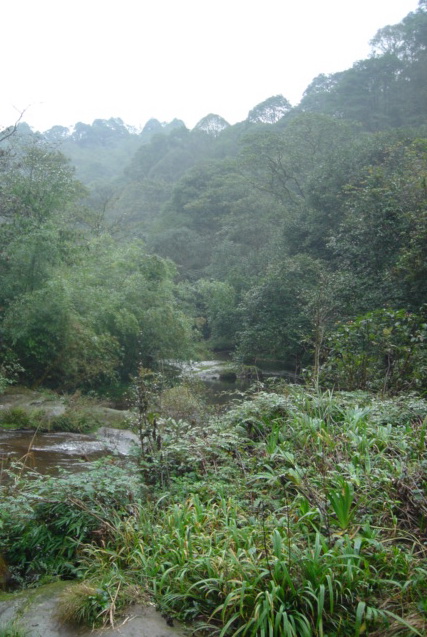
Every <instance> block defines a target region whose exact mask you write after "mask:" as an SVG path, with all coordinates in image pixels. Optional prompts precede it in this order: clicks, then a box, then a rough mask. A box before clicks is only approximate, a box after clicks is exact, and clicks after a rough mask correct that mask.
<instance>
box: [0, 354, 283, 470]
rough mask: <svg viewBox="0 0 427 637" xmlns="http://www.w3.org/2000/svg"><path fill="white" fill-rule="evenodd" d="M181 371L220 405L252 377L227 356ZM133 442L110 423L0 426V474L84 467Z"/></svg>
mask: <svg viewBox="0 0 427 637" xmlns="http://www.w3.org/2000/svg"><path fill="white" fill-rule="evenodd" d="M270 365H271V364H270ZM282 369H283V367H282V368H280V369H276V370H273V369H271V367H270V369H267V370H264V372H263V374H264V377H265V376H283V375H285V374H286V372H283V371H282ZM182 371H184V372H185V373H186V374H191V375H192V376H194V377H197V378H199V379H200V380H201V381H202V382H203V383H204V385H205V387H206V393H207V400H208V401H209V402H210V403H212V404H219V405H221V404H223V405H224V404H227V403H229V402H230V401H231V400H233V399H235V398H236V397H238V396H239V392H243V391H244V390H245V389H247V387H248V386H249V385H250V384H252V382H253V381H254V380H255V378H243V379H242V378H236V377H235V375H234V376H233V371H232V366H231V364H230V362H229V360H212V361H202V362H198V363H192V364H191V365H190V364H189V365H187V366H184V368H183V370H182ZM240 395H241V394H240ZM24 397H25V395H24ZM39 402H41V401H37V400H35V401H33V402H32V403H30V404H31V405H36V406H37V405H38V404H39ZM8 406H9V405H7V404H4V405H3V407H8ZM50 409H51V411H52V410H54V409H58V405H53V406H51V407H50ZM62 411H64V408H62ZM105 411H106V412H107V411H109V412H112V411H113V410H105ZM121 413H123V412H121ZM110 415H111V414H110ZM135 444H138V437H137V436H136V435H135V434H133V433H132V432H130V431H124V430H121V429H114V428H110V427H101V428H100V429H99V430H98V431H97V433H96V434H93V435H86V434H78V433H69V432H51V433H41V432H40V433H36V434H35V433H34V431H28V430H1V429H0V477H1V473H2V470H4V469H6V468H7V467H8V466H10V464H11V462H15V461H20V462H23V463H25V466H26V467H28V468H29V469H36V470H37V471H40V472H42V473H55V472H57V471H58V468H62V469H67V470H72V471H84V470H85V469H87V468H88V467H90V465H91V463H93V462H94V461H96V460H98V459H100V458H102V457H105V456H107V455H111V454H115V455H118V456H122V457H126V456H127V455H129V453H131V450H132V447H133V446H134V445H135Z"/></svg>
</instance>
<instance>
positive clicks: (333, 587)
mask: <svg viewBox="0 0 427 637" xmlns="http://www.w3.org/2000/svg"><path fill="white" fill-rule="evenodd" d="M387 414H390V415H391V416H392V421H390V422H388V423H387V420H388V416H387ZM426 422H427V406H426V402H425V401H423V400H422V399H420V398H415V397H412V398H410V400H409V401H408V402H405V401H404V400H403V399H402V398H401V397H398V398H394V399H391V398H388V399H387V400H381V401H379V400H378V399H376V398H374V397H373V396H372V395H370V394H368V393H366V392H358V393H355V394H351V393H338V394H335V395H334V394H332V392H326V393H320V392H318V391H314V390H313V391H307V390H305V389H303V388H300V387H288V386H286V385H283V387H282V390H281V391H280V392H276V393H274V392H268V391H266V390H265V389H264V390H263V391H257V390H253V393H252V396H251V398H248V399H247V400H246V401H244V402H243V403H241V404H239V405H236V406H235V407H234V408H233V409H232V410H230V411H229V412H228V413H227V414H224V415H223V416H221V417H215V418H213V419H211V421H210V422H209V423H207V422H202V423H200V424H197V423H195V424H189V423H185V422H184V421H179V422H175V421H172V420H165V421H163V420H162V419H161V418H159V420H158V430H157V431H158V434H159V435H160V438H161V448H159V449H158V452H159V453H158V454H157V455H155V454H151V457H150V458H148V457H147V456H146V457H145V463H146V466H144V467H142V468H143V471H142V473H140V474H139V475H140V476H142V477H143V478H144V479H147V481H148V482H150V491H149V497H148V498H143V494H144V488H143V487H141V483H140V478H135V476H136V475H138V468H137V467H138V465H133V464H132V465H129V464H128V466H127V468H126V469H125V470H119V469H118V467H116V466H114V465H112V464H107V465H105V466H104V468H102V469H97V470H95V471H94V472H89V473H85V474H84V475H82V476H65V475H63V476H60V477H59V478H56V479H53V478H52V479H46V478H43V479H41V478H37V477H35V476H32V479H31V480H29V481H27V482H26V481H23V480H22V476H20V475H19V474H17V475H16V476H15V482H12V483H11V484H9V485H6V486H5V487H3V494H4V495H5V497H4V498H3V499H2V506H1V513H2V517H1V519H2V522H3V526H2V529H1V531H0V539H1V541H0V546H1V549H2V550H3V551H4V553H5V556H6V557H7V558H8V560H9V565H10V567H11V569H16V568H17V566H19V567H20V569H22V570H21V572H25V571H26V570H27V573H28V574H29V572H28V569H29V568H31V569H33V570H37V571H38V572H39V573H40V572H41V573H43V572H44V573H46V574H48V575H50V576H52V575H54V574H56V573H62V574H67V575H70V574H72V573H73V572H78V573H79V574H80V576H81V577H82V578H83V581H82V582H81V583H80V584H78V585H77V586H72V587H71V588H70V589H69V591H67V593H66V594H65V596H64V600H63V603H62V609H61V616H62V617H63V619H65V620H67V621H72V622H78V623H80V622H86V623H89V625H91V626H94V625H99V624H102V623H113V622H114V617H115V615H116V614H119V613H120V611H121V609H122V608H123V607H124V605H125V604H126V603H129V602H131V601H132V599H135V598H136V597H138V596H139V595H141V591H143V590H145V591H147V592H148V593H150V594H151V595H152V597H153V598H154V600H155V601H156V603H157V604H158V606H159V607H160V608H161V609H162V610H163V611H164V612H166V613H167V614H169V615H177V616H178V617H179V618H181V619H184V620H187V621H191V622H193V623H195V625H196V628H199V629H204V630H205V631H208V632H216V633H218V634H221V635H223V637H226V636H231V635H243V634H246V635H253V636H254V637H255V636H258V635H262V634H265V635H272V636H273V637H279V636H282V635H290V636H293V637H299V635H307V636H310V637H320V636H321V635H330V636H331V637H338V636H340V637H345V636H348V637H350V636H353V635H362V634H363V633H372V634H390V635H396V636H397V635H398V634H402V631H404V633H405V634H408V635H419V636H421V635H423V634H425V629H426V623H425V613H424V611H423V608H424V606H423V604H424V603H425V598H426V595H427V588H426V581H427V580H426V577H425V575H426V557H425V550H424V548H423V537H424V533H425V529H426V524H427V502H426V497H425V489H424V482H425V475H424V474H425V472H424V464H425V452H426V446H425V433H426V424H425V423H426ZM423 423H424V424H423ZM255 426H256V431H257V435H252V434H253V432H254V431H255V428H254V427H255ZM139 468H141V465H139ZM160 469H161V470H162V471H163V472H164V475H166V474H167V477H168V480H167V481H166V482H165V481H163V482H162V481H160V480H159V481H153V480H152V476H154V475H156V472H157V475H160V474H159V473H158V472H159V471H160ZM150 471H151V474H150ZM150 476H151V477H150ZM11 477H12V476H11ZM139 498H142V499H139ZM3 502H4V504H3ZM36 547H43V551H40V550H39V549H38V550H37V553H36ZM42 562H43V564H42Z"/></svg>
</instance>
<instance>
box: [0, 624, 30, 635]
mask: <svg viewBox="0 0 427 637" xmlns="http://www.w3.org/2000/svg"><path fill="white" fill-rule="evenodd" d="M0 637H28V632H27V631H26V630H25V629H24V628H22V627H21V626H19V625H18V624H17V623H16V622H8V623H7V624H6V626H0Z"/></svg>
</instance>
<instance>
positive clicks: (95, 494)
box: [0, 462, 144, 582]
mask: <svg viewBox="0 0 427 637" xmlns="http://www.w3.org/2000/svg"><path fill="white" fill-rule="evenodd" d="M0 489H1V491H2V498H1V504H0V551H1V552H2V553H3V555H4V557H5V559H6V562H7V564H8V566H9V569H10V571H11V573H12V576H13V578H14V579H15V580H16V581H18V582H31V581H32V582H35V581H37V580H38V579H39V578H40V577H43V576H49V577H52V576H57V575H61V576H65V577H70V576H75V575H76V573H77V567H78V562H79V553H80V551H81V547H82V545H83V544H84V543H85V542H94V543H95V544H97V543H99V542H103V541H105V539H106V538H107V536H108V535H109V534H110V533H111V532H112V531H113V529H114V526H113V524H114V517H115V516H118V517H120V516H121V515H122V516H126V515H128V514H129V511H130V510H131V507H132V506H133V503H134V502H137V501H138V500H139V498H141V497H142V496H143V493H144V490H143V488H142V487H141V485H140V483H139V482H138V480H137V479H136V478H135V477H133V476H130V475H128V473H127V472H125V471H123V470H122V469H120V468H119V467H118V466H115V465H114V464H112V463H109V462H106V463H105V464H104V465H101V466H99V467H98V468H95V469H92V470H89V471H86V472H85V473H83V474H76V475H74V476H73V475H67V474H64V475H62V476H59V477H56V478H48V477H46V476H38V475H36V474H34V475H32V476H31V479H30V480H28V481H27V480H25V479H23V477H22V473H21V471H20V470H19V468H18V470H17V471H16V472H14V471H13V470H12V471H11V472H10V474H9V480H8V481H7V482H6V484H4V485H2V486H1V487H0ZM41 548H42V549H43V550H41Z"/></svg>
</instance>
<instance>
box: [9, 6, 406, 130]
mask: <svg viewBox="0 0 427 637" xmlns="http://www.w3.org/2000/svg"><path fill="white" fill-rule="evenodd" d="M417 6H418V0H258V1H255V0H214V1H212V2H206V0H151V1H147V0H120V1H117V0H110V2H108V1H107V0H103V1H101V0H72V1H70V0H20V1H19V2H17V0H3V2H2V6H1V10H0V16H1V22H2V29H1V35H0V59H1V60H2V67H1V89H2V100H1V103H0V127H2V126H6V125H9V124H11V123H12V122H14V121H15V119H16V117H17V113H18V112H20V111H21V110H23V109H27V110H26V112H25V115H24V120H25V121H26V122H28V123H29V124H30V125H31V126H32V127H33V128H35V129H37V130H41V131H42V130H46V129H48V128H50V127H51V126H53V125H55V124H61V125H63V126H69V125H72V124H74V123H76V122H78V121H82V122H86V123H92V121H93V120H94V119H96V118H106V119H108V118H110V117H121V118H122V119H123V120H124V121H125V122H126V123H127V124H131V125H134V126H143V125H144V124H145V122H146V121H147V120H148V119H150V118H151V117H155V118H157V119H159V120H160V121H170V120H171V119H173V118H174V117H178V118H180V119H182V120H184V122H185V124H186V125H187V126H188V127H189V128H192V127H193V126H194V125H195V124H196V123H197V121H199V120H200V119H201V118H202V117H204V116H205V115H207V114H208V113H217V114H219V115H221V116H222V117H224V118H225V119H226V120H227V121H228V122H229V123H231V124H234V123H235V122H238V121H242V120H244V119H245V118H246V116H247V114H248V111H249V110H250V109H251V108H253V107H254V106H255V105H256V104H258V103H259V102H262V101H263V100H265V99H266V98H268V97H270V96H272V95H277V94H279V93H281V94H283V95H284V96H285V97H286V98H287V99H288V100H289V101H290V102H291V103H292V104H294V105H295V104H297V103H298V102H299V100H300V99H301V96H302V93H303V92H304V90H305V89H306V88H307V86H308V84H309V83H310V82H311V80H312V79H313V78H314V77H315V76H316V75H318V74H319V73H333V72H335V71H341V70H344V69H346V68H349V67H350V66H352V64H353V63H354V62H355V61H357V60H359V59H363V58H366V57H367V56H368V55H369V40H370V39H371V38H372V37H373V36H374V35H375V33H376V31H377V30H378V29H379V28H381V27H383V26H385V25H387V24H396V23H397V22H400V21H401V20H402V18H404V17H405V16H406V15H407V14H408V13H409V12H410V11H414V10H416V8H417Z"/></svg>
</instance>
